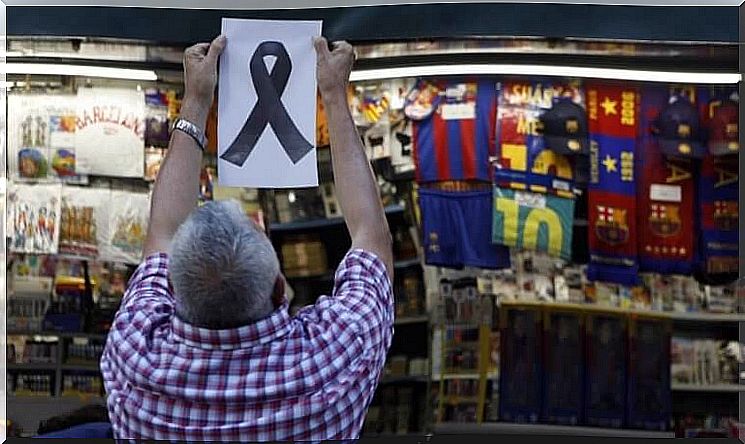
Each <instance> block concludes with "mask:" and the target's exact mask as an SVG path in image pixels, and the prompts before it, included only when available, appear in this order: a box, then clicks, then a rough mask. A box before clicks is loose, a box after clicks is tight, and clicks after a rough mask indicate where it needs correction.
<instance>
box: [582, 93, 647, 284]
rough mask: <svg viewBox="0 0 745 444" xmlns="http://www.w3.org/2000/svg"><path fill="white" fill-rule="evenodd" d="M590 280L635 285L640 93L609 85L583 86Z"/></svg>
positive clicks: (636, 274)
mask: <svg viewBox="0 0 745 444" xmlns="http://www.w3.org/2000/svg"><path fill="white" fill-rule="evenodd" d="M587 105H588V106H587V109H588V125H589V130H590V183H589V185H588V216H589V220H588V222H589V230H588V231H589V247H590V264H589V266H588V269H587V275H588V278H589V279H590V280H598V281H605V282H614V283H618V284H622V285H628V286H633V285H636V284H637V280H638V273H639V264H638V260H637V246H636V237H637V233H636V174H635V169H634V167H635V164H636V162H637V159H638V156H637V153H636V136H637V131H638V128H639V92H638V90H637V89H636V88H633V87H627V86H620V85H613V84H590V85H588V86H587Z"/></svg>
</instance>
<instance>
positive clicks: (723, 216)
mask: <svg viewBox="0 0 745 444" xmlns="http://www.w3.org/2000/svg"><path fill="white" fill-rule="evenodd" d="M698 96H699V101H700V103H699V109H700V110H701V114H702V121H703V122H704V123H705V126H706V128H707V129H708V134H709V140H708V142H709V147H710V150H709V153H707V155H706V157H704V159H703V161H702V163H701V170H700V171H701V173H700V175H699V177H698V190H697V191H698V211H699V220H700V221H701V226H700V229H701V237H700V243H699V245H698V247H699V257H698V260H699V262H700V271H702V272H703V273H705V274H707V275H710V276H711V275H720V276H721V275H725V276H726V277H727V278H729V277H730V275H731V276H732V277H736V274H737V272H738V266H739V261H738V186H739V185H738V156H737V154H736V153H735V154H727V155H721V153H722V152H730V153H731V152H732V151H733V150H732V149H731V145H730V143H732V142H736V141H737V137H736V132H737V131H736V130H737V121H738V119H737V107H736V106H734V107H733V105H734V104H736V103H737V102H736V100H737V90H736V89H732V88H707V89H705V88H699V94H698ZM727 106H729V107H730V108H733V109H729V110H728V109H726V107H727ZM728 111H731V112H732V114H731V115H729V116H727V114H726V113H727V112H728ZM723 116H724V117H725V118H724V119H723ZM732 126H734V128H732ZM732 130H734V132H733V131H732ZM730 133H733V134H730ZM711 148H715V149H711ZM716 148H720V149H716Z"/></svg>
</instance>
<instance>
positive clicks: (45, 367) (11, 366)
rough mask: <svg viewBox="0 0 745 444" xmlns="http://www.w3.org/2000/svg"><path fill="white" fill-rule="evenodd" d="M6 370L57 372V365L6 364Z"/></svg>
mask: <svg viewBox="0 0 745 444" xmlns="http://www.w3.org/2000/svg"><path fill="white" fill-rule="evenodd" d="M6 369H7V370H13V371H25V370H27V371H39V370H43V371H45V370H57V364H55V363H44V364H42V363H23V364H15V363H14V364H11V363H8V364H7V367H6Z"/></svg>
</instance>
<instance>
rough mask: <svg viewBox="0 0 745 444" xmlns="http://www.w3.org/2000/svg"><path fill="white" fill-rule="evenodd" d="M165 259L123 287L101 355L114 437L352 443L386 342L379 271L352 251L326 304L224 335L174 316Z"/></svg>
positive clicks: (388, 299)
mask: <svg viewBox="0 0 745 444" xmlns="http://www.w3.org/2000/svg"><path fill="white" fill-rule="evenodd" d="M173 307H174V296H173V293H172V290H171V288H170V285H169V283H168V258H167V256H166V255H164V254H159V255H153V256H150V257H148V258H147V259H146V261H145V262H144V263H143V264H142V265H141V266H140V267H139V268H138V270H137V271H136V273H135V275H134V276H133V277H132V280H131V281H130V287H129V290H128V292H127V295H126V296H125V299H124V301H123V304H122V308H121V309H120V312H119V313H118V315H117V317H116V320H115V322H114V325H113V327H112V329H111V332H110V334H109V338H108V342H107V347H106V350H105V352H104V356H103V359H102V370H103V374H104V380H105V385H106V390H107V392H108V394H109V398H108V406H109V410H110V413H111V417H112V422H113V426H114V431H115V435H116V436H117V437H119V438H154V439H178V440H288V439H295V440H315V439H345V438H356V437H357V436H358V435H359V432H360V430H361V428H362V423H363V421H364V415H365V413H366V411H367V407H368V406H369V404H370V401H371V399H372V394H373V393H374V391H375V387H376V385H377V383H378V379H379V376H380V372H381V370H382V368H383V364H384V362H385V354H386V352H387V351H388V348H389V347H390V342H391V337H392V334H393V327H392V325H393V295H392V292H391V285H390V281H389V278H388V275H387V273H386V271H385V266H384V264H383V263H382V262H381V261H380V260H379V259H378V258H377V257H376V256H375V255H373V254H371V253H367V252H364V251H362V250H352V251H350V252H349V253H348V254H347V256H346V257H345V259H344V260H343V261H342V263H341V264H340V265H339V268H338V270H337V273H336V280H335V285H334V291H333V293H332V296H330V297H329V296H322V297H321V298H320V299H319V301H318V302H317V303H316V304H315V305H314V306H311V307H306V308H304V309H303V310H301V311H300V312H299V313H298V314H297V316H295V317H290V316H289V314H288V313H287V306H286V305H285V306H283V307H281V308H279V309H277V310H276V311H274V312H273V313H272V314H271V315H270V316H269V317H268V318H264V319H262V320H260V321H258V322H256V323H254V324H251V325H247V326H244V327H239V328H235V329H229V330H207V329H202V328H197V327H193V326H191V325H189V324H187V323H185V322H183V321H182V320H180V319H179V318H178V317H176V316H174V308H173Z"/></svg>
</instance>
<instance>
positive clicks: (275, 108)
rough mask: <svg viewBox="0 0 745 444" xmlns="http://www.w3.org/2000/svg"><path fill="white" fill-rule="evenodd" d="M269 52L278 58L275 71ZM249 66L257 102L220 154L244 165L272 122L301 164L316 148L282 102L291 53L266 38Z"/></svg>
mask: <svg viewBox="0 0 745 444" xmlns="http://www.w3.org/2000/svg"><path fill="white" fill-rule="evenodd" d="M266 56H275V57H276V58H277V60H276V61H275V62H274V66H273V67H272V72H271V73H270V72H269V71H268V70H267V67H266V64H264V57H266ZM249 68H250V70H251V80H252V82H253V84H254V88H256V95H257V102H256V105H255V106H254V108H253V110H251V114H249V115H248V120H246V123H244V124H243V128H241V131H240V132H239V133H238V136H237V137H236V138H235V140H233V142H232V143H231V144H230V146H229V147H228V149H227V150H226V151H225V152H224V153H223V154H222V155H221V156H220V158H221V159H223V160H225V161H227V162H230V163H232V164H233V165H236V166H238V167H241V166H243V164H244V163H245V162H246V159H247V158H248V156H249V155H250V154H251V152H252V151H253V149H254V148H255V146H256V142H258V141H259V137H261V134H262V133H263V132H264V129H265V128H266V126H267V125H269V126H271V127H272V130H273V131H274V134H275V135H276V136H277V139H278V140H279V143H280V145H282V148H283V149H284V150H285V153H287V156H288V157H289V158H290V160H292V163H294V164H297V163H298V162H299V161H300V159H302V158H303V157H305V155H306V154H308V153H309V152H311V151H313V145H312V144H311V143H309V142H308V141H307V140H305V138H304V137H303V135H302V134H301V133H300V131H299V130H298V128H297V126H295V122H293V121H292V118H291V117H290V115H289V114H288V113H287V110H286V109H285V106H284V104H282V100H281V97H282V93H283V92H284V90H285V87H286V86H287V80H288V79H289V78H290V72H291V71H292V62H291V61H290V55H289V54H288V53H287V50H286V49H285V47H284V45H282V43H280V42H263V43H261V44H260V45H259V47H258V48H256V52H254V54H253V56H251V62H250V64H249Z"/></svg>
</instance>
